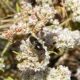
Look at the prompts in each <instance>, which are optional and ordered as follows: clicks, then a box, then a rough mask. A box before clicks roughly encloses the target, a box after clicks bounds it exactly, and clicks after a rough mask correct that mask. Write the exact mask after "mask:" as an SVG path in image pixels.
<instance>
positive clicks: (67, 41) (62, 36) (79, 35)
mask: <svg viewBox="0 0 80 80" xmlns="http://www.w3.org/2000/svg"><path fill="white" fill-rule="evenodd" d="M43 31H44V34H45V36H44V37H45V39H46V42H47V44H52V43H53V42H54V41H55V42H56V44H55V46H56V47H57V48H63V49H64V48H74V47H75V46H78V45H80V31H78V30H75V31H71V30H69V29H68V28H64V29H63V28H61V27H56V28H54V29H53V30H52V29H50V28H47V27H45V28H43ZM51 35H52V36H51ZM50 36H51V37H50Z"/></svg>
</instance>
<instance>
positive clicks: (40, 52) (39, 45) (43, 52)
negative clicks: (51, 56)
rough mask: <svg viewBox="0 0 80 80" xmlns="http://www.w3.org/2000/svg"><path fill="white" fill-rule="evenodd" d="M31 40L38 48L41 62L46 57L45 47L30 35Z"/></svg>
mask: <svg viewBox="0 0 80 80" xmlns="http://www.w3.org/2000/svg"><path fill="white" fill-rule="evenodd" d="M30 42H31V44H32V45H33V46H34V48H35V49H36V51H37V55H38V58H39V62H41V61H42V60H43V59H44V57H45V49H44V48H43V46H42V44H41V43H40V42H39V41H38V40H37V39H36V38H35V37H34V36H30Z"/></svg>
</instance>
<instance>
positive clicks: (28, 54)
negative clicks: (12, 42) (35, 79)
mask: <svg viewBox="0 0 80 80" xmlns="http://www.w3.org/2000/svg"><path fill="white" fill-rule="evenodd" d="M44 48H45V53H44V52H43V53H42V55H40V56H38V54H40V53H41V52H39V51H36V50H35V49H34V48H33V46H32V44H31V42H30V41H29V39H27V40H26V41H24V40H23V41H22V44H21V45H20V50H21V51H22V53H21V54H18V55H17V60H18V61H21V60H23V61H22V62H21V63H19V64H18V68H19V69H20V70H21V71H26V70H27V69H30V70H34V71H35V72H36V71H40V70H44V69H45V68H46V66H47V64H48V63H49V55H48V53H47V49H46V47H44ZM40 57H41V58H42V61H39V58H40Z"/></svg>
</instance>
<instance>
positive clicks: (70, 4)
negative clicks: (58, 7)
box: [64, 0, 80, 22]
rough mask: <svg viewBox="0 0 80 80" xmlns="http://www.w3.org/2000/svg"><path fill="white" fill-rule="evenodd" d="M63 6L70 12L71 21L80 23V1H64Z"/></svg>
mask: <svg viewBox="0 0 80 80" xmlns="http://www.w3.org/2000/svg"><path fill="white" fill-rule="evenodd" d="M64 5H65V6H66V8H67V10H68V11H71V12H72V13H71V14H72V20H73V21H74V22H80V0H65V4H64Z"/></svg>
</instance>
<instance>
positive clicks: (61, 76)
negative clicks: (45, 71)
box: [47, 65, 71, 80]
mask: <svg viewBox="0 0 80 80" xmlns="http://www.w3.org/2000/svg"><path fill="white" fill-rule="evenodd" d="M70 77H71V72H70V71H69V69H68V67H65V66H62V65H60V66H58V67H57V69H55V68H52V69H51V70H50V72H49V75H48V76H47V80H70Z"/></svg>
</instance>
